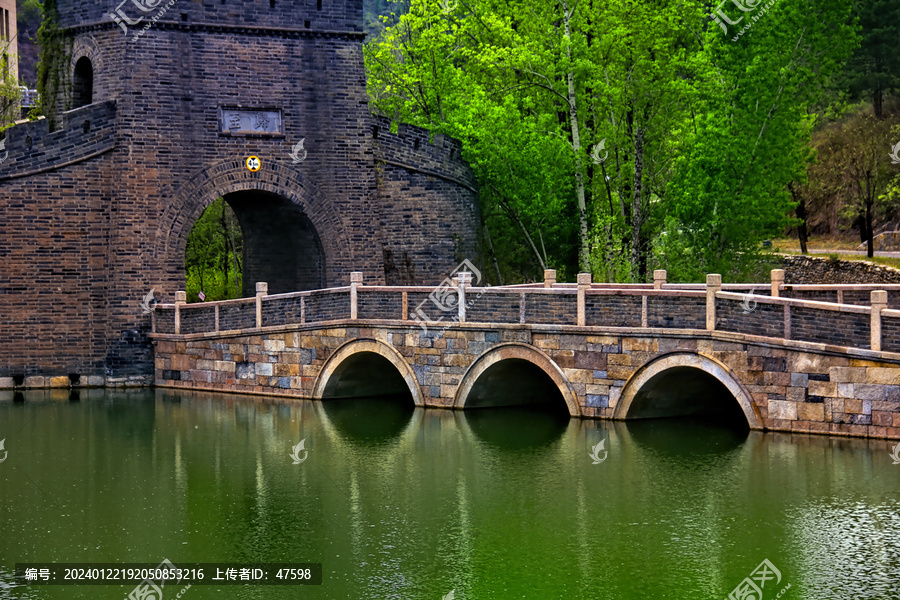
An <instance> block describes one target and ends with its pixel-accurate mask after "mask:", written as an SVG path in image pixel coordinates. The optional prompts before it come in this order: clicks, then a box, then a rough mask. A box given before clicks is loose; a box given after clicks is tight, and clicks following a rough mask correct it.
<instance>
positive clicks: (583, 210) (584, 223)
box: [562, 0, 591, 273]
mask: <svg viewBox="0 0 900 600" xmlns="http://www.w3.org/2000/svg"><path fill="white" fill-rule="evenodd" d="M562 9H563V22H564V24H565V38H566V42H565V43H566V59H568V61H569V62H570V63H571V61H572V30H571V26H570V21H571V19H572V13H571V12H569V3H568V1H567V0H562ZM566 80H567V82H568V87H569V89H568V100H569V124H570V125H571V128H572V150H573V152H574V153H575V195H576V198H577V200H578V221H579V225H580V227H581V231H580V233H579V242H580V243H579V249H578V257H579V261H578V262H579V263H580V268H581V272H582V273H590V272H591V257H590V251H589V238H588V220H587V203H586V202H585V193H584V164H583V161H582V157H581V135H580V132H579V126H578V104H577V100H578V99H577V97H576V95H575V74H574V73H573V72H572V71H571V70H569V71H568V72H567V73H566Z"/></svg>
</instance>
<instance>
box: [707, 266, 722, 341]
mask: <svg viewBox="0 0 900 600" xmlns="http://www.w3.org/2000/svg"><path fill="white" fill-rule="evenodd" d="M721 289H722V276H721V275H719V274H717V273H710V274H709V275H707V276H706V330H707V331H715V330H716V294H717V293H718V292H719V291H721Z"/></svg>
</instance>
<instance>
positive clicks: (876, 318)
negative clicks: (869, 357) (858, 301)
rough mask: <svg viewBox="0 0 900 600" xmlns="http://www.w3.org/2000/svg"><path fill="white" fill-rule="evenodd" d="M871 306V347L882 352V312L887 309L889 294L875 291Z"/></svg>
mask: <svg viewBox="0 0 900 600" xmlns="http://www.w3.org/2000/svg"><path fill="white" fill-rule="evenodd" d="M871 304H872V308H871V314H872V320H871V325H870V327H869V337H870V346H871V348H872V350H876V351H878V352H881V311H883V310H884V309H886V308H887V292H886V291H884V290H873V291H872V294H871Z"/></svg>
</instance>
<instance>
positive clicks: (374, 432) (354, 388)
mask: <svg viewBox="0 0 900 600" xmlns="http://www.w3.org/2000/svg"><path fill="white" fill-rule="evenodd" d="M398 360H402V359H399V358H398V357H396V356H393V355H392V352H391V351H390V350H386V349H384V348H383V347H381V345H379V344H378V342H374V341H369V340H364V341H359V342H351V343H350V344H347V345H345V346H344V347H343V348H342V349H339V350H338V351H337V352H335V355H333V356H332V359H330V360H329V361H328V363H327V364H326V365H325V367H324V368H323V370H322V374H321V375H320V376H319V382H318V384H317V386H316V392H315V396H316V397H317V398H320V399H321V400H323V404H322V406H323V409H324V410H325V413H326V414H327V415H328V417H329V418H330V419H331V421H332V423H334V425H335V427H336V428H337V429H338V430H339V431H340V432H341V433H342V434H343V435H344V436H346V437H347V438H349V439H352V440H358V441H366V442H387V441H389V440H392V439H394V438H396V437H397V436H398V435H400V433H401V432H402V431H403V430H404V429H405V428H406V426H407V425H408V424H409V421H410V419H411V418H412V414H413V409H414V408H415V405H416V400H415V398H414V397H413V390H411V389H410V384H409V382H408V381H407V378H406V377H404V374H401V372H400V370H399V369H398V365H399V366H400V367H401V368H403V367H405V363H398V362H397V361H398ZM404 370H406V369H405V368H404ZM406 376H407V377H409V376H411V372H407V373H406ZM414 389H415V390H416V391H418V390H417V388H414Z"/></svg>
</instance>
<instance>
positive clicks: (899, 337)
mask: <svg viewBox="0 0 900 600" xmlns="http://www.w3.org/2000/svg"><path fill="white" fill-rule="evenodd" d="M881 349H882V350H883V351H885V352H900V318H897V317H886V316H884V315H882V317H881Z"/></svg>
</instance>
